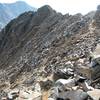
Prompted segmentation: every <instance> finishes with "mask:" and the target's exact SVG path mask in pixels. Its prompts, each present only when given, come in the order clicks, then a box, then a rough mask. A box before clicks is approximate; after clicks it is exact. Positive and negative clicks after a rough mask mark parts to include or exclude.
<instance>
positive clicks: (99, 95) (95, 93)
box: [87, 89, 100, 100]
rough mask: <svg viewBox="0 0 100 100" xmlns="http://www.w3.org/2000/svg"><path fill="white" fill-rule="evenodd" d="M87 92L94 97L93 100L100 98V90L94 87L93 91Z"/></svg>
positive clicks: (99, 99)
mask: <svg viewBox="0 0 100 100" xmlns="http://www.w3.org/2000/svg"><path fill="white" fill-rule="evenodd" d="M87 94H88V95H89V96H90V97H91V98H92V99H93V100H100V90H99V89H94V90H92V91H88V92H87Z"/></svg>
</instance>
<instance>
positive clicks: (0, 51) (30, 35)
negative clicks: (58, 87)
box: [0, 5, 100, 100]
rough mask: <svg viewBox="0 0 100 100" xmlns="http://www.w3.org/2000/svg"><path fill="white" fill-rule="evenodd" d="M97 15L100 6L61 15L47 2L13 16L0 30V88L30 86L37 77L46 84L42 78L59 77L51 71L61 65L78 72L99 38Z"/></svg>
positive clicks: (54, 79)
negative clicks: (14, 17)
mask: <svg viewBox="0 0 100 100" xmlns="http://www.w3.org/2000/svg"><path fill="white" fill-rule="evenodd" d="M99 15H100V11H99V9H98V10H97V11H96V12H95V13H93V14H90V13H89V14H87V15H85V16H83V15H81V14H76V15H69V14H66V15H62V14H61V13H57V12H56V11H54V10H53V9H52V8H51V7H50V6H48V5H46V6H43V7H41V8H39V9H38V10H37V12H35V13H33V12H31V11H30V12H27V13H24V14H22V15H20V16H19V17H18V18H16V19H14V20H12V21H11V22H10V23H9V24H8V25H7V26H6V27H5V28H4V29H3V30H2V31H1V32H0V81H1V82H0V87H1V88H0V89H4V90H5V91H10V89H12V88H24V87H31V86H33V85H34V84H35V83H36V82H38V81H39V82H40V84H41V86H42V87H45V86H43V85H44V84H43V82H42V80H46V81H47V79H49V80H53V81H56V80H57V79H59V78H60V77H56V78H55V77H53V78H52V75H53V74H54V73H56V71H58V70H59V69H60V68H61V69H62V68H69V66H71V68H72V69H73V70H75V72H77V69H78V68H81V69H82V68H83V67H82V66H85V67H86V66H90V62H89V59H90V52H93V51H94V50H95V48H96V46H97V44H99V41H100V40H99V37H100V36H99V32H100V30H99V27H100V26H99V24H100V23H99V21H98V20H99V18H100V16H99ZM80 60H81V61H82V60H84V61H83V63H81V61H80ZM68 62H70V63H71V64H68ZM80 74H82V75H83V76H84V74H85V75H86V74H89V73H88V72H86V71H84V73H79V75H80ZM97 74H98V73H97ZM85 77H86V78H89V79H90V76H88V75H86V76H85ZM99 77H100V76H99V75H97V76H96V77H94V78H92V77H91V78H92V80H94V79H98V78H99ZM62 78H64V75H63V77H62ZM67 78H69V77H67ZM50 82H51V81H50ZM50 82H48V83H50ZM51 86H52V82H51ZM45 88H46V87H45ZM45 88H43V89H45ZM48 88H49V87H47V89H48ZM98 88H99V87H98ZM43 100H44V99H43Z"/></svg>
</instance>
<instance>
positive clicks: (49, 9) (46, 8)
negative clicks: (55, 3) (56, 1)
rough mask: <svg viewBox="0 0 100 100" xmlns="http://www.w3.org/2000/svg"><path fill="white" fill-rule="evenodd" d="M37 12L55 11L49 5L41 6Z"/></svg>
mask: <svg viewBox="0 0 100 100" xmlns="http://www.w3.org/2000/svg"><path fill="white" fill-rule="evenodd" d="M38 12H42V13H54V12H55V11H54V10H53V9H52V8H51V7H50V6H49V5H44V6H42V7H41V8H39V9H38Z"/></svg>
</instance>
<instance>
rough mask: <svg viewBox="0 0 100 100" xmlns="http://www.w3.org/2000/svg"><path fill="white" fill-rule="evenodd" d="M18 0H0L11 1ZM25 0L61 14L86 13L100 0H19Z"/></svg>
mask: <svg viewBox="0 0 100 100" xmlns="http://www.w3.org/2000/svg"><path fill="white" fill-rule="evenodd" d="M15 1H20V0H0V2H2V3H4V2H6V3H11V2H15ZM21 1H26V2H27V3H28V4H30V5H31V6H34V7H36V8H39V7H41V6H43V5H46V4H48V5H50V6H51V7H52V8H53V9H55V10H56V11H58V12H61V13H63V14H66V13H68V12H69V13H70V14H76V13H79V12H81V13H82V14H86V13H88V12H90V11H92V10H96V7H97V5H99V4H100V0H21Z"/></svg>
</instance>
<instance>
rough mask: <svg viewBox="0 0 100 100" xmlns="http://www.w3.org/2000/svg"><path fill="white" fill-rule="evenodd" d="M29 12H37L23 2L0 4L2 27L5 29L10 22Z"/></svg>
mask: <svg viewBox="0 0 100 100" xmlns="http://www.w3.org/2000/svg"><path fill="white" fill-rule="evenodd" d="M27 11H36V9H35V8H32V7H31V6H29V5H28V4H26V3H25V2H22V1H18V2H16V3H11V4H7V3H0V13H1V15H0V25H1V27H4V26H5V25H6V24H7V23H8V22H9V21H11V20H12V19H13V18H15V17H17V16H19V15H20V14H21V13H24V12H27Z"/></svg>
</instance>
